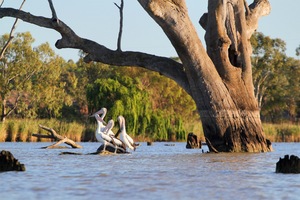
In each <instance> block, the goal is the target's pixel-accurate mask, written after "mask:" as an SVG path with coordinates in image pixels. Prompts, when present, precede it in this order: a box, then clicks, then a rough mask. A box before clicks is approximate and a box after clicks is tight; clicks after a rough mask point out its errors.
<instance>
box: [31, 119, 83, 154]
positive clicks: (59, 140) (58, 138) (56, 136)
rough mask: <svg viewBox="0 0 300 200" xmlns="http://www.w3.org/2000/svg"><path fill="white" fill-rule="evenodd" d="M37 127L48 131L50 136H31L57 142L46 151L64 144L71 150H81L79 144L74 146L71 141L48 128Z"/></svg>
mask: <svg viewBox="0 0 300 200" xmlns="http://www.w3.org/2000/svg"><path fill="white" fill-rule="evenodd" d="M39 127H41V128H42V129H44V130H46V131H48V132H49V133H50V134H40V133H33V134H32V136H34V137H40V138H49V139H54V140H55V141H57V142H56V143H55V144H53V145H50V146H48V147H45V148H46V149H55V148H60V147H59V146H58V145H60V144H62V143H66V144H67V145H70V146H71V147H72V148H79V149H80V148H82V146H80V145H79V144H76V143H75V142H74V141H73V140H71V139H69V138H67V137H63V136H61V135H59V134H57V133H56V131H55V130H54V129H52V128H49V127H46V126H43V125H39Z"/></svg>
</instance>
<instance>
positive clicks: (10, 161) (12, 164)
mask: <svg viewBox="0 0 300 200" xmlns="http://www.w3.org/2000/svg"><path fill="white" fill-rule="evenodd" d="M0 171H1V172H5V171H25V165H24V164H21V163H20V162H19V161H18V160H17V159H15V157H14V156H13V154H12V153H11V152H9V151H5V150H2V151H1V152H0Z"/></svg>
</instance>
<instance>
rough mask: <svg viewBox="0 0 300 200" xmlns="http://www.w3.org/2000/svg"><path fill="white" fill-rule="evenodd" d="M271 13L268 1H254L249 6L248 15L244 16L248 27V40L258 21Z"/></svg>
mask: <svg viewBox="0 0 300 200" xmlns="http://www.w3.org/2000/svg"><path fill="white" fill-rule="evenodd" d="M270 12H271V5H270V2H269V1H268V0H254V1H253V3H252V4H250V5H249V13H248V15H246V19H247V25H248V38H250V37H251V35H252V34H253V32H254V31H255V30H256V29H257V27H258V20H259V18H260V17H262V16H266V15H268V14H269V13H270Z"/></svg>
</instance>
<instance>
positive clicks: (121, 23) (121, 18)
mask: <svg viewBox="0 0 300 200" xmlns="http://www.w3.org/2000/svg"><path fill="white" fill-rule="evenodd" d="M115 5H116V6H117V8H118V9H119V10H120V30H119V35H118V44H117V51H121V40H122V32H123V10H124V0H121V4H120V6H119V5H118V4H116V3H115Z"/></svg>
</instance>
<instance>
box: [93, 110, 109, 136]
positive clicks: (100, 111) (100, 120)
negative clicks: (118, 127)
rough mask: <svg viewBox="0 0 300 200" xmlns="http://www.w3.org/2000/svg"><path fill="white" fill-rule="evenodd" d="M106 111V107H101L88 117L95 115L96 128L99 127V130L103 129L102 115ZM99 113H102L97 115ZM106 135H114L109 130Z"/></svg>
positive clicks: (103, 115)
mask: <svg viewBox="0 0 300 200" xmlns="http://www.w3.org/2000/svg"><path fill="white" fill-rule="evenodd" d="M106 113H107V109H106V108H101V109H100V110H98V111H97V112H95V113H94V114H93V115H91V116H90V117H95V118H96V120H97V124H98V127H97V128H100V130H101V131H103V130H104V128H105V124H106V122H105V121H104V117H105V115H106ZM100 114H102V115H101V116H99V115H100ZM100 118H101V119H100ZM108 135H109V136H115V134H114V133H113V132H112V131H111V130H110V131H109V132H108ZM98 141H99V140H98Z"/></svg>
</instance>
